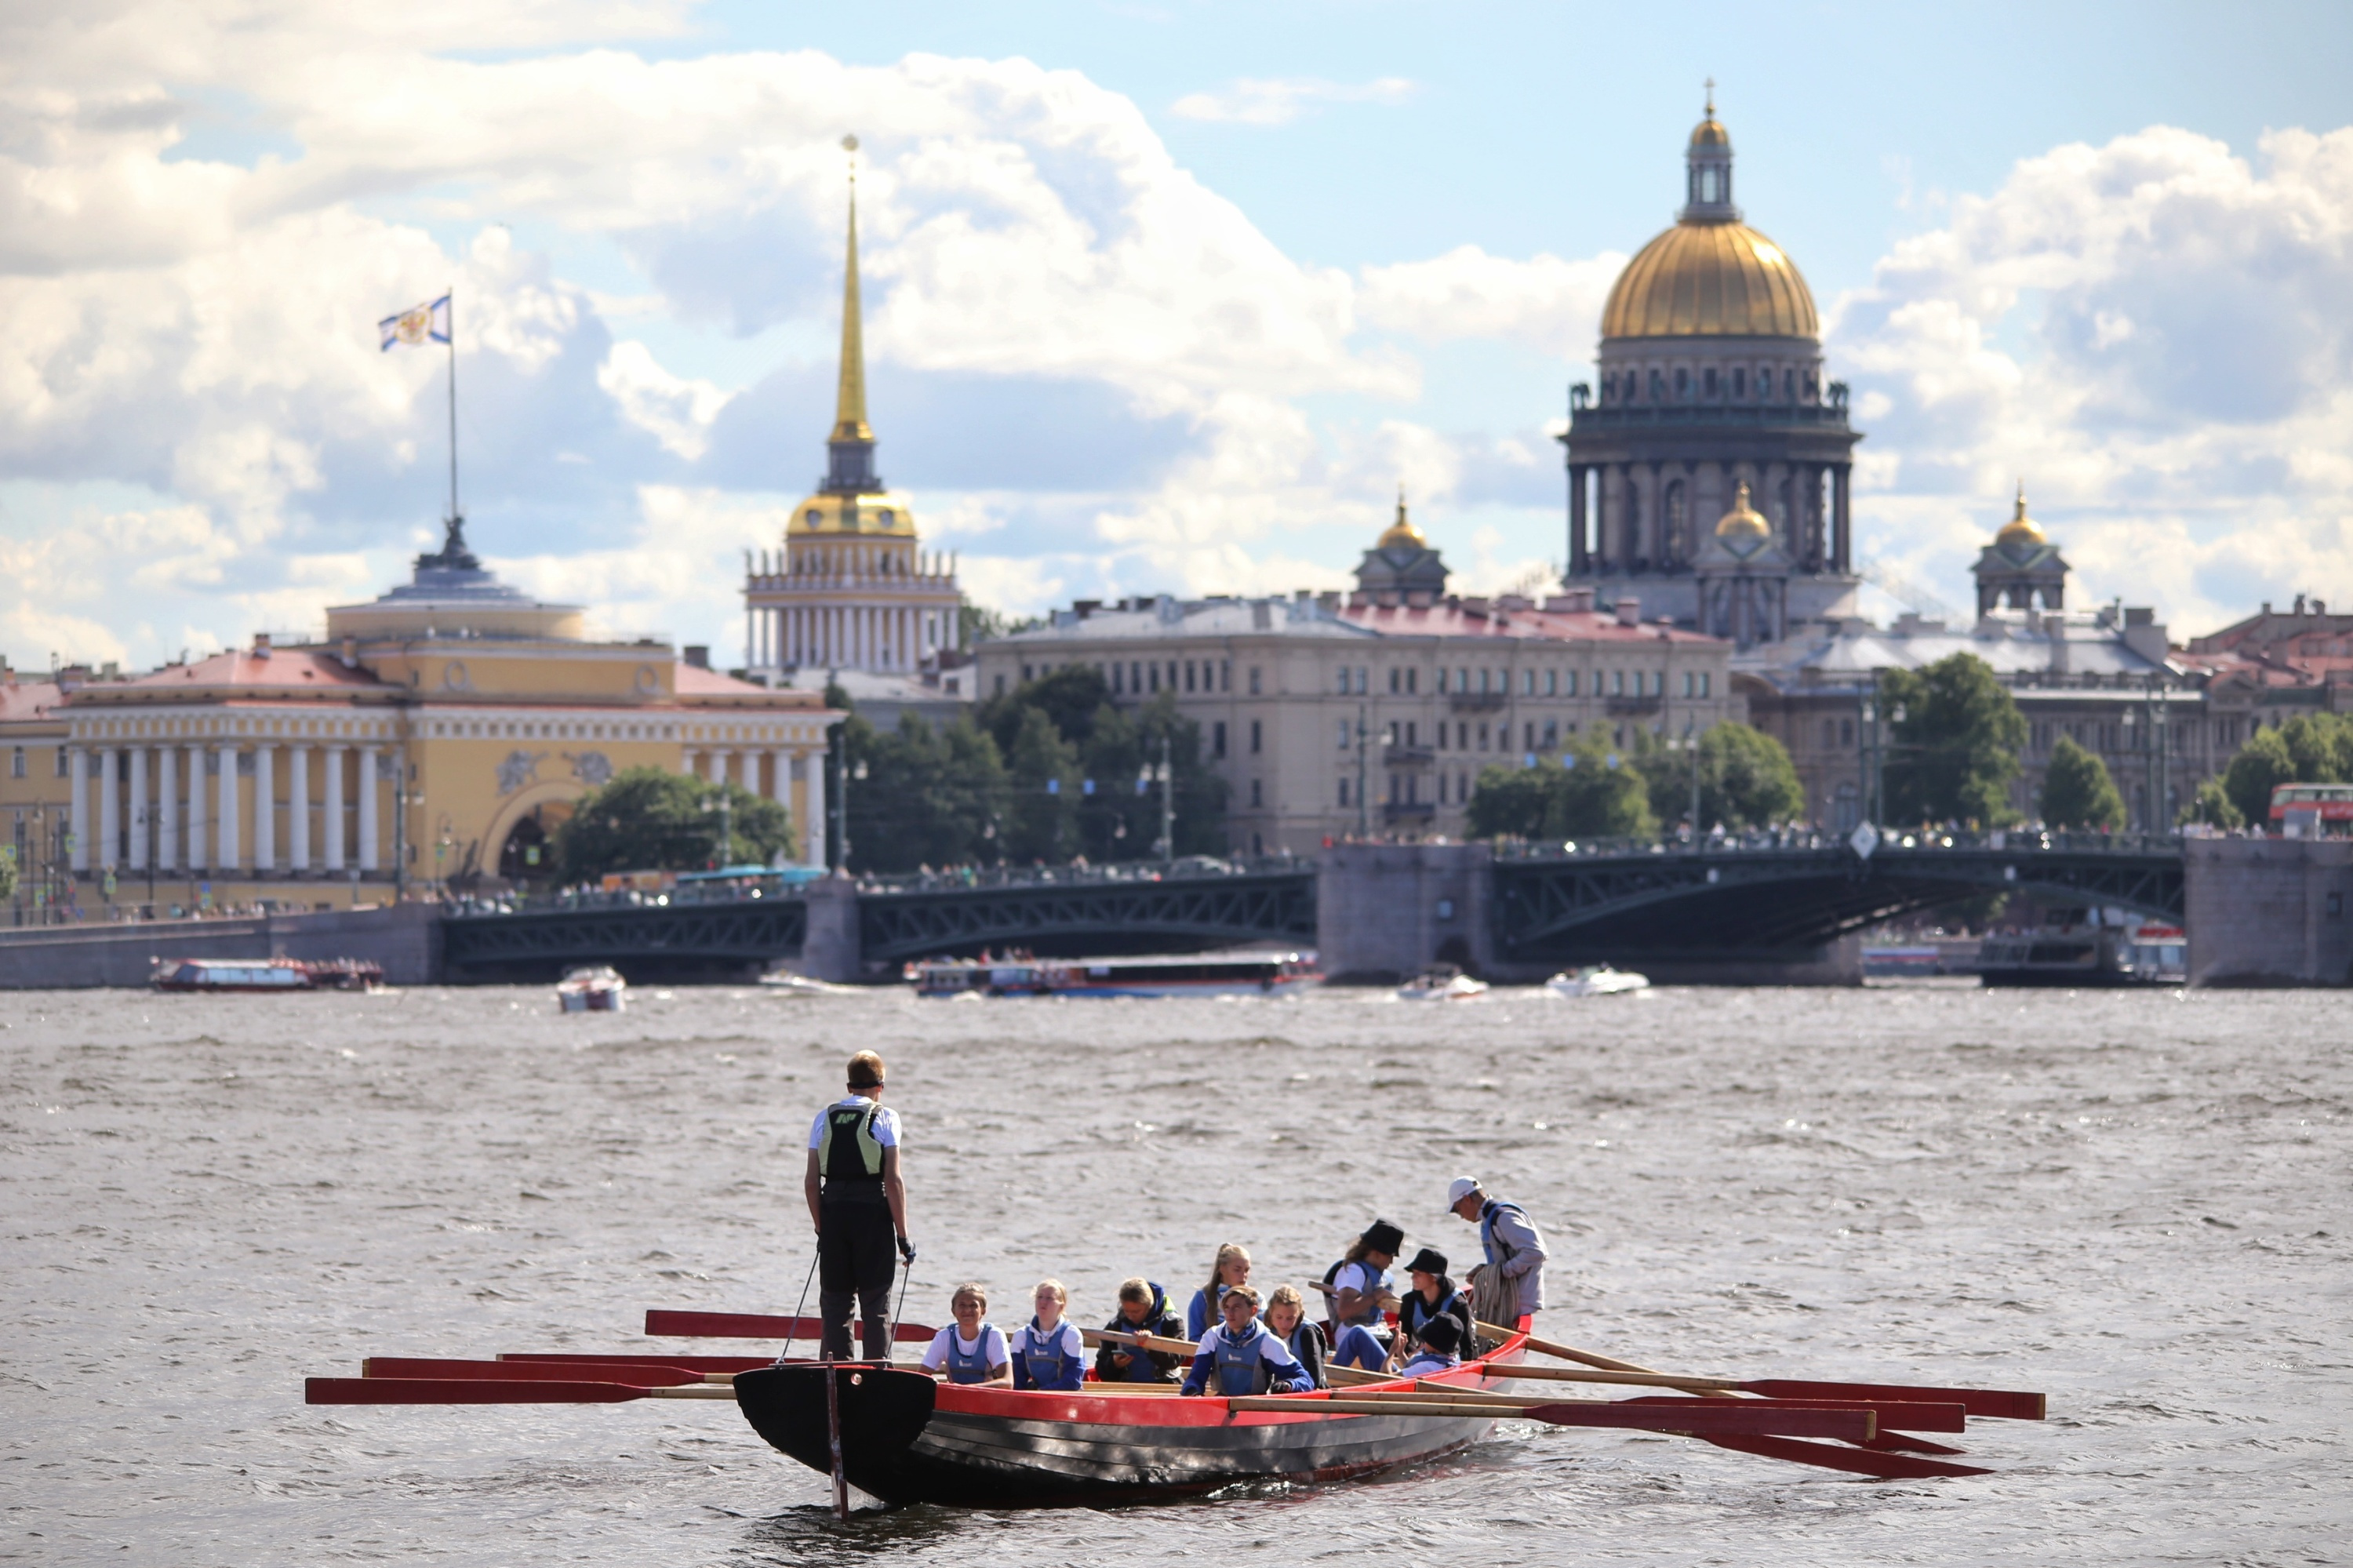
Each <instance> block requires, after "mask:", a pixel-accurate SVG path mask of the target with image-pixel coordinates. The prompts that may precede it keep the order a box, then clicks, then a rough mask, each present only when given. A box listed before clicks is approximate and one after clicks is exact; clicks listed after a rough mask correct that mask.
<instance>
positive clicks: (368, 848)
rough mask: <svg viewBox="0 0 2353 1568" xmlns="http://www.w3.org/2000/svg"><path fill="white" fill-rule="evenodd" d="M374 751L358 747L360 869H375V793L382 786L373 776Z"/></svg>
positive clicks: (369, 748)
mask: <svg viewBox="0 0 2353 1568" xmlns="http://www.w3.org/2000/svg"><path fill="white" fill-rule="evenodd" d="M375 758H376V751H375V747H373V746H363V747H360V776H359V779H358V783H359V789H360V869H361V870H362V871H374V870H375V869H376V848H375V835H376V824H375V792H376V790H377V789H380V788H381V787H382V786H381V785H380V784H379V783H378V782H377V780H376V776H375V766H376V765H375Z"/></svg>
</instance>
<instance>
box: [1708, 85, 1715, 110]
mask: <svg viewBox="0 0 2353 1568" xmlns="http://www.w3.org/2000/svg"><path fill="white" fill-rule="evenodd" d="M1707 117H1708V118H1709V119H1710V120H1713V119H1715V78H1714V77H1709V78H1708V79H1707Z"/></svg>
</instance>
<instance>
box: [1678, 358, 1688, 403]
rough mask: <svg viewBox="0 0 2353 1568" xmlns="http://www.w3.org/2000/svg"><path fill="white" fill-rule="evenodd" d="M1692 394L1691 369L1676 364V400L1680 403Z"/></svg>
mask: <svg viewBox="0 0 2353 1568" xmlns="http://www.w3.org/2000/svg"><path fill="white" fill-rule="evenodd" d="M1690 396H1691V371H1690V370H1688V369H1687V368H1685V367H1684V366H1680V365H1678V366H1675V401H1677V402H1679V403H1680V402H1682V401H1683V399H1684V398H1686V397H1690Z"/></svg>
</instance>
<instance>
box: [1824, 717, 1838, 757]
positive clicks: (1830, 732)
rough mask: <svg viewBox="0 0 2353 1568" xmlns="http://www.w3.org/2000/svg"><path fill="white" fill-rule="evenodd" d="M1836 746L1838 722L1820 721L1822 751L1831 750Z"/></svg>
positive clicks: (1833, 720) (1831, 720)
mask: <svg viewBox="0 0 2353 1568" xmlns="http://www.w3.org/2000/svg"><path fill="white" fill-rule="evenodd" d="M1837 746H1838V720H1836V719H1824V720H1822V749H1823V750H1825V751H1830V750H1833V749H1835V748H1836V747H1837Z"/></svg>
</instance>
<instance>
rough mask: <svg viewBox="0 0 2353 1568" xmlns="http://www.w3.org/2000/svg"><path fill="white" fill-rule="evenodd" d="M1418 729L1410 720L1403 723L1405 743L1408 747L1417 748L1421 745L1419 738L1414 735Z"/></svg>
mask: <svg viewBox="0 0 2353 1568" xmlns="http://www.w3.org/2000/svg"><path fill="white" fill-rule="evenodd" d="M1418 728H1419V726H1417V725H1416V724H1415V723H1414V721H1413V720H1411V719H1408V720H1406V721H1405V743H1406V744H1407V745H1408V746H1419V745H1420V744H1421V741H1420V738H1419V736H1417V735H1416V734H1415V731H1416V729H1418Z"/></svg>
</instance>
